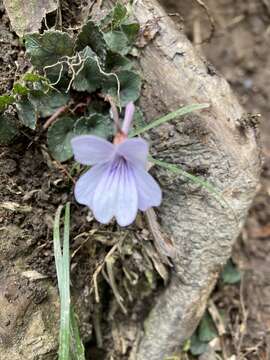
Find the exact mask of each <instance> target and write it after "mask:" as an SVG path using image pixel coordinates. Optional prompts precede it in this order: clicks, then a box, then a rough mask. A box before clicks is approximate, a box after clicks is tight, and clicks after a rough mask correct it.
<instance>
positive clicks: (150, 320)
mask: <svg viewBox="0 0 270 360" xmlns="http://www.w3.org/2000/svg"><path fill="white" fill-rule="evenodd" d="M105 4H106V2H105ZM134 15H135V17H136V18H137V19H138V21H139V22H140V24H141V27H142V34H143V35H142V36H144V40H145V42H147V45H146V46H145V47H144V48H143V50H142V53H141V55H140V57H139V60H138V61H139V66H140V69H141V72H142V74H143V78H144V80H145V82H144V91H143V98H142V100H141V105H142V107H143V109H144V111H145V114H146V117H147V119H149V120H150V119H154V118H156V117H157V116H160V115H161V114H165V113H167V112H169V111H172V110H176V109H177V108H179V107H180V106H181V105H187V104H191V103H209V104H210V108H209V109H207V110H203V111H200V112H197V113H196V114H192V115H188V116H186V117H185V118H181V119H177V120H175V121H173V122H171V123H170V124H166V125H164V126H162V127H160V128H158V129H156V130H155V131H152V132H151V140H152V148H153V149H154V150H153V151H154V153H155V154H156V156H157V157H158V158H161V159H164V160H166V161H169V162H173V163H175V164H179V165H181V166H184V167H185V168H186V169H189V170H191V171H193V172H194V171H195V172H196V171H197V172H198V173H204V175H205V178H206V179H207V181H209V182H211V183H212V184H213V185H214V186H215V187H216V188H217V189H218V190H219V191H220V193H221V194H222V196H223V197H224V198H225V199H226V203H227V204H228V206H226V207H222V206H221V204H220V203H219V202H218V201H216V199H215V198H214V197H213V195H212V194H209V192H207V191H206V190H205V189H203V188H201V187H198V186H194V185H193V184H191V183H190V182H188V183H187V182H185V181H183V179H182V178H181V179H180V178H179V177H177V176H175V175H172V174H169V173H168V172H164V171H158V173H157V177H158V178H159V181H160V183H161V185H162V189H163V192H164V201H163V204H162V206H161V208H160V211H159V218H160V220H161V224H162V228H163V230H164V231H165V232H166V233H167V235H168V236H170V237H171V238H173V239H174V242H175V247H176V251H177V256H176V258H175V259H174V260H173V271H172V275H171V279H170V282H169V285H168V286H167V288H166V289H165V290H164V291H163V293H162V294H161V295H160V296H159V297H158V298H156V299H155V301H154V305H153V308H152V310H151V311H150V313H149V315H148V317H147V319H146V320H145V323H144V332H143V335H142V337H141V340H140V343H139V346H138V350H137V356H136V358H137V360H145V359H151V360H163V359H164V358H165V357H166V356H169V355H172V354H173V353H174V351H176V350H178V349H179V347H181V345H182V344H183V342H184V340H185V339H187V338H188V337H190V335H191V334H192V332H193V331H194V330H195V328H196V326H197V324H198V322H199V320H200V318H201V316H202V314H203V312H204V309H205V306H206V302H207V299H208V296H209V294H210V292H211V291H212V289H213V287H214V285H215V282H216V279H217V277H218V274H219V271H220V269H221V268H222V266H223V265H224V264H225V262H226V261H227V259H228V258H229V256H230V254H231V250H232V246H233V243H234V241H235V240H236V238H237V236H238V234H239V232H240V230H241V228H242V225H243V222H244V221H245V217H246V214H247V211H248V209H249V207H250V204H251V202H252V199H253V197H254V194H255V191H256V187H257V185H258V179H259V171H260V159H259V150H258V146H257V141H256V138H257V136H256V128H254V126H253V125H254V124H253V121H252V119H251V118H250V117H249V116H248V115H247V114H245V112H244V110H243V109H242V107H241V106H240V105H239V103H238V101H237V99H236V97H235V96H234V94H233V93H232V91H231V89H230V86H229V85H228V83H227V82H226V81H225V79H224V78H223V77H222V76H221V75H220V74H218V73H217V72H216V71H215V69H214V68H213V66H212V65H211V64H208V63H207V61H206V60H204V59H203V58H202V57H201V56H200V55H199V54H198V53H197V51H196V50H195V49H194V47H193V46H192V44H191V43H190V41H189V40H188V39H187V38H186V36H185V35H184V33H183V32H181V31H180V30H179V29H178V28H177V26H176V25H175V23H174V22H173V20H172V19H171V18H170V17H169V16H168V15H167V14H166V12H165V11H164V9H163V8H162V7H161V6H160V4H159V3H158V2H157V1H155V0H137V1H136V2H135V5H134ZM141 41H142V40H141Z"/></svg>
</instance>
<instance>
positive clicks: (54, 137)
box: [47, 116, 76, 162]
mask: <svg viewBox="0 0 270 360" xmlns="http://www.w3.org/2000/svg"><path fill="white" fill-rule="evenodd" d="M75 123H76V119H75V118H73V117H71V116H63V117H61V118H60V119H59V120H57V121H56V122H55V123H54V124H53V125H51V126H50V127H49V130H48V134H47V141H48V147H49V150H50V153H51V154H52V156H53V157H54V158H55V159H56V160H58V161H60V162H63V161H66V160H68V159H70V158H71V157H72V149H71V144H70V140H71V139H72V137H73V136H74V133H73V129H74V125H75Z"/></svg>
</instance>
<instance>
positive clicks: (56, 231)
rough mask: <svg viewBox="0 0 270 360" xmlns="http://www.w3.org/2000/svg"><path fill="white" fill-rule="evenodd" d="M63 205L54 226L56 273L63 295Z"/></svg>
mask: <svg viewBox="0 0 270 360" xmlns="http://www.w3.org/2000/svg"><path fill="white" fill-rule="evenodd" d="M62 209H63V206H59V208H58V209H57V211H56V214H55V220H54V227H53V251H54V259H55V266H56V274H57V281H58V288H59V292H60V296H61V288H60V284H61V283H62V281H61V276H62V251H61V240H60V216H61V212H62Z"/></svg>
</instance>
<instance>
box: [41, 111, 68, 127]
mask: <svg viewBox="0 0 270 360" xmlns="http://www.w3.org/2000/svg"><path fill="white" fill-rule="evenodd" d="M68 108H69V107H68V105H64V106H61V107H60V108H59V109H57V110H56V111H55V113H54V114H52V116H51V117H49V119H48V120H47V121H46V122H45V124H44V125H43V130H46V129H48V127H49V126H50V125H51V124H52V123H53V122H54V121H55V120H56V119H57V118H58V117H59V116H60V115H62V114H63V113H64V112H66V111H67V110H68Z"/></svg>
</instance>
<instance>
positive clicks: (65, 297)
mask: <svg viewBox="0 0 270 360" xmlns="http://www.w3.org/2000/svg"><path fill="white" fill-rule="evenodd" d="M69 228H70V203H67V204H66V208H65V220H64V241H63V256H62V268H61V270H62V274H61V279H60V281H61V283H60V286H59V288H60V289H61V292H60V303H61V312H60V336H59V357H58V359H59V360H69V350H70V275H69Z"/></svg>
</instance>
